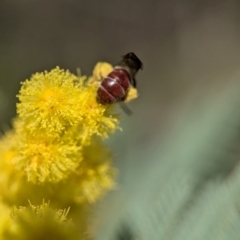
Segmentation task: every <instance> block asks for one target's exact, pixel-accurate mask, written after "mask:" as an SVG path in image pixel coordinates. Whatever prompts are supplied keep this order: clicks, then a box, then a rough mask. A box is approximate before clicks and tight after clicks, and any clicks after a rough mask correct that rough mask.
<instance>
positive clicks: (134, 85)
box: [132, 78, 137, 88]
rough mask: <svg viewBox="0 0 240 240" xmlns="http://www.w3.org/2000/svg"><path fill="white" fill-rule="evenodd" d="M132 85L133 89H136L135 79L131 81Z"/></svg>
mask: <svg viewBox="0 0 240 240" xmlns="http://www.w3.org/2000/svg"><path fill="white" fill-rule="evenodd" d="M132 85H133V87H134V88H136V87H137V81H136V79H135V78H133V79H132Z"/></svg>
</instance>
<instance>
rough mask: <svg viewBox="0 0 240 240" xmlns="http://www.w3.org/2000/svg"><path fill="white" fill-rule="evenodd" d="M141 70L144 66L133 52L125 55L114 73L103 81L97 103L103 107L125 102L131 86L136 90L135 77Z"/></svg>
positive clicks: (98, 92) (98, 91)
mask: <svg viewBox="0 0 240 240" xmlns="http://www.w3.org/2000/svg"><path fill="white" fill-rule="evenodd" d="M140 68H141V69H142V68H143V64H142V62H141V61H140V59H139V58H138V57H137V56H136V55H135V54H134V53H133V52H130V53H128V54H126V55H124V56H123V58H122V60H121V61H120V63H118V64H117V65H116V66H115V67H114V69H113V71H112V72H110V73H109V74H108V75H107V77H105V78H104V79H103V80H102V82H101V84H100V86H99V88H98V90H97V101H98V102H99V103H101V104H103V105H105V104H112V103H117V102H119V103H120V102H122V101H124V100H125V99H126V98H127V95H128V91H129V88H130V86H131V85H132V86H133V87H134V88H136V79H135V75H136V73H137V72H138V70H139V69H140Z"/></svg>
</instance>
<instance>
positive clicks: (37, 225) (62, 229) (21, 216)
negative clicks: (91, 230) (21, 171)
mask: <svg viewBox="0 0 240 240" xmlns="http://www.w3.org/2000/svg"><path fill="white" fill-rule="evenodd" d="M68 211H69V209H67V210H61V209H60V210H54V209H51V208H50V207H49V204H46V203H43V204H42V205H40V206H34V205H32V204H31V203H30V206H28V207H19V208H16V207H15V208H14V210H13V212H12V221H11V223H10V224H9V226H8V227H7V228H6V229H4V231H3V235H2V236H1V239H3V240H5V239H6V240H9V239H11V240H15V239H16V240H32V239H62V240H65V239H66V240H71V239H86V238H85V236H84V235H85V234H84V233H82V232H79V231H78V230H77V228H76V227H75V226H74V224H72V222H71V221H70V220H68V219H67V214H68Z"/></svg>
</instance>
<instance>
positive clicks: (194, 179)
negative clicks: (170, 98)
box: [96, 74, 240, 240]
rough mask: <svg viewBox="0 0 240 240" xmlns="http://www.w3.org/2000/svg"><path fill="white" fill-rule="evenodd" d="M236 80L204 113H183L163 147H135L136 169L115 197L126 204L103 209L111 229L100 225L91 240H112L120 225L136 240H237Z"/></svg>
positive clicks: (239, 107) (239, 100) (239, 86)
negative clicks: (234, 150)
mask: <svg viewBox="0 0 240 240" xmlns="http://www.w3.org/2000/svg"><path fill="white" fill-rule="evenodd" d="M239 76H240V75H239V74H238V76H237V77H236V82H235V84H231V86H229V87H228V88H226V89H225V91H222V92H221V94H217V95H216V96H211V97H209V98H208V99H206V101H205V105H204V106H203V107H202V109H203V110H202V112H200V111H199V110H198V111H197V112H194V113H193V114H191V111H190V112H186V117H185V118H182V119H181V120H180V119H178V124H176V125H175V127H173V128H172V131H171V133H169V134H168V135H167V136H166V138H165V139H164V140H162V141H161V142H160V141H155V145H154V144H152V145H151V146H150V147H149V149H139V148H137V147H136V148H135V149H134V148H132V153H131V154H132V155H131V154H130V155H129V160H130V161H131V159H134V158H135V159H137V160H138V161H139V164H136V162H133V164H132V165H131V164H130V165H129V166H128V171H129V176H128V177H129V179H130V181H129V182H126V183H125V185H124V184H123V185H122V186H121V188H120V190H119V192H120V195H119V196H121V197H122V199H124V201H122V202H121V201H120V204H119V205H118V206H116V205H115V208H114V209H113V208H111V201H109V202H107V205H108V209H109V212H112V215H111V218H109V219H114V222H115V223H114V224H112V225H111V227H109V226H110V225H107V224H106V223H107V222H108V220H107V219H106V218H105V219H104V221H103V222H104V224H102V225H100V227H99V229H100V231H101V234H100V232H99V231H96V239H99V240H101V239H104V240H108V239H117V238H116V233H117V232H118V231H119V228H121V223H125V224H127V225H128V226H129V228H130V229H131V231H132V233H133V236H134V239H136V240H145V239H147V240H155V239H156V240H157V239H159V240H205V239H207V240H213V239H214V240H216V239H221V240H224V239H230V240H232V239H233V240H234V239H240V217H239V216H240V170H239V169H240V168H239V167H237V166H238V161H236V160H234V161H233V157H232V156H231V155H232V153H231V146H233V145H234V144H236V143H237V140H238V138H239V131H238V129H239V126H240V94H239V92H240V80H239V79H240V77H239ZM239 144H240V143H239ZM239 147H240V145H239ZM141 159H145V161H142V162H141V161H140V160H141ZM239 159H240V157H239ZM226 167H227V169H226ZM122 171H124V169H123V170H122ZM233 172H234V174H233ZM118 194H119V193H117V192H116V193H115V197H116V198H118ZM113 195H114V193H113ZM105 212H106V209H105ZM103 214H104V216H106V214H105V213H103ZM98 217H100V219H99V221H101V214H100V215H99V216H98ZM111 223H112V222H111ZM104 229H107V230H104ZM107 231H108V234H104V233H106V232H107Z"/></svg>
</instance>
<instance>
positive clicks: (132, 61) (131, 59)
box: [123, 52, 143, 71]
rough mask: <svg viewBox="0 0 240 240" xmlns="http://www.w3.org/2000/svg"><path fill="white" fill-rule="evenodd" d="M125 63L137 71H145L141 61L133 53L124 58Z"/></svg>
mask: <svg viewBox="0 0 240 240" xmlns="http://www.w3.org/2000/svg"><path fill="white" fill-rule="evenodd" d="M123 61H124V62H125V63H126V64H127V65H128V66H129V67H131V68H134V69H136V70H137V71H138V70H139V69H140V68H141V69H143V64H142V62H141V61H140V59H139V58H138V57H137V56H136V55H135V54H134V53H133V52H130V53H127V54H126V55H124V56H123Z"/></svg>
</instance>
